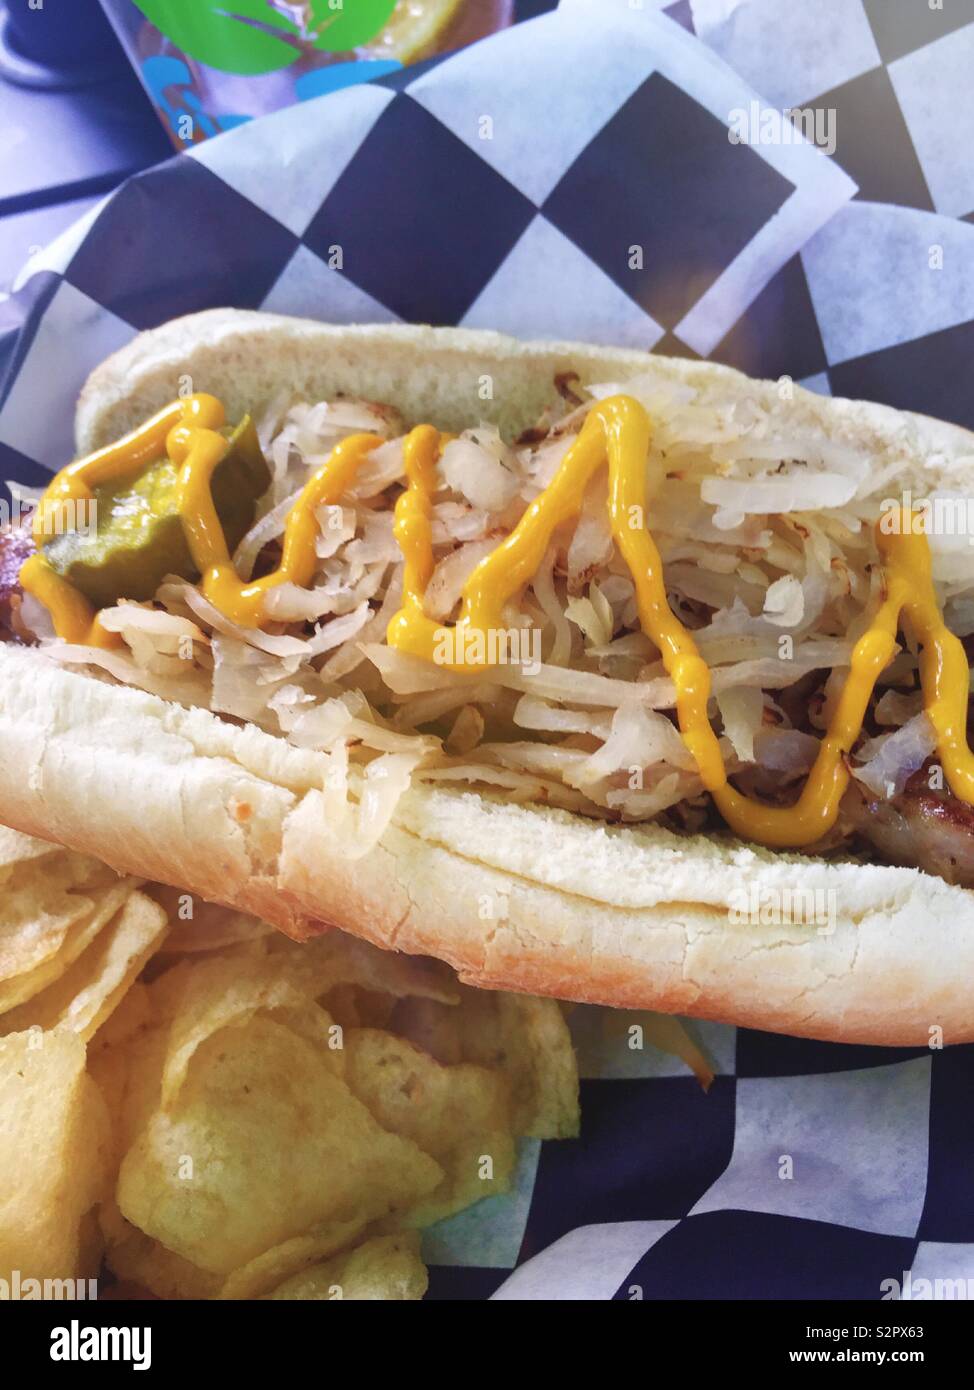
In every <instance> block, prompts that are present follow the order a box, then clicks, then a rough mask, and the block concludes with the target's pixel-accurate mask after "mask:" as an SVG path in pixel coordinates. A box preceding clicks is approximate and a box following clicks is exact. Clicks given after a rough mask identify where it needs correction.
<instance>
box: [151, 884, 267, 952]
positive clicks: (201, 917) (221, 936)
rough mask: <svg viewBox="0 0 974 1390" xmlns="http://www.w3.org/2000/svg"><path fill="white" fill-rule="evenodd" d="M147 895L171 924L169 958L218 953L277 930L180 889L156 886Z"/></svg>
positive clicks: (246, 915) (244, 913)
mask: <svg viewBox="0 0 974 1390" xmlns="http://www.w3.org/2000/svg"><path fill="white" fill-rule="evenodd" d="M148 892H149V894H150V896H151V897H153V898H155V900H156V902H157V903H159V904H160V905H161V907H162V908H163V910H164V911H165V912H166V914H167V916H168V917H169V920H170V922H171V923H172V931H171V932H170V934H169V936H168V938H167V939H166V946H165V949H166V954H167V955H174V954H190V953H196V952H199V951H219V950H223V949H224V947H226V946H236V945H238V944H239V943H240V942H241V941H259V940H260V939H261V938H262V937H265V936H270V935H271V933H272V932H273V931H274V928H273V927H272V926H271V925H270V923H269V922H262V921H261V920H260V919H259V918H258V917H251V916H249V915H248V914H247V913H246V912H237V911H235V910H234V909H233V908H231V907H223V906H222V905H221V904H220V903H208V902H204V901H203V899H202V898H197V897H195V896H194V895H193V894H192V893H186V892H183V891H182V890H181V889H179V888H170V887H169V886H168V885H166V884H161V883H154V884H153V885H152V887H151V888H150V889H149V890H148ZM187 913H189V914H190V915H187Z"/></svg>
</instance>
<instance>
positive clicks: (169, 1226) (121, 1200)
mask: <svg viewBox="0 0 974 1390" xmlns="http://www.w3.org/2000/svg"><path fill="white" fill-rule="evenodd" d="M442 1179H443V1170H442V1169H441V1168H440V1166H439V1164H438V1163H436V1162H435V1161H434V1160H433V1159H432V1158H430V1157H429V1156H428V1155H427V1154H425V1153H423V1152H422V1151H421V1150H420V1149H419V1148H418V1147H417V1146H416V1145H415V1144H412V1143H411V1142H409V1140H408V1139H404V1138H400V1137H399V1136H398V1135H395V1134H389V1133H385V1132H383V1130H382V1129H381V1128H380V1127H379V1125H378V1124H377V1123H376V1122H375V1120H374V1119H373V1118H372V1115H371V1114H370V1113H369V1111H368V1109H367V1108H366V1107H365V1106H364V1105H362V1104H361V1102H359V1101H358V1100H357V1099H356V1098H355V1097H354V1096H353V1095H352V1094H351V1092H350V1091H349V1090H348V1088H347V1087H346V1086H345V1084H344V1083H343V1082H342V1081H341V1079H340V1078H339V1077H337V1076H336V1075H335V1073H334V1071H333V1070H332V1068H331V1065H330V1063H329V1060H328V1057H327V1055H326V1053H325V1049H323V1048H322V1047H321V1046H320V1045H315V1044H314V1043H312V1042H310V1041H309V1040H308V1039H306V1038H303V1037H301V1036H299V1035H298V1034H297V1033H296V1032H294V1031H293V1030H292V1029H290V1028H287V1027H286V1026H285V1025H284V1024H282V1023H281V1022H279V1021H277V1020H275V1019H271V1018H268V1017H266V1016H264V1015H263V1014H261V1013H256V1014H254V1015H253V1016H252V1017H250V1018H248V1019H247V1021H246V1022H245V1023H242V1024H239V1025H236V1026H233V1027H227V1028H223V1029H221V1031H220V1032H218V1033H216V1034H214V1035H213V1036H212V1037H209V1038H208V1039H207V1040H206V1041H205V1042H203V1043H202V1044H201V1045H200V1046H199V1047H198V1048H197V1050H196V1053H195V1055H194V1057H193V1059H192V1064H191V1067H190V1070H189V1075H188V1079H187V1081H186V1084H185V1085H184V1086H183V1088H182V1090H181V1091H180V1093H179V1096H178V1099H177V1101H176V1103H175V1105H174V1106H173V1107H172V1109H171V1110H169V1111H156V1112H155V1113H153V1114H152V1115H151V1117H150V1118H149V1120H148V1122H147V1123H146V1125H145V1127H144V1129H143V1130H142V1131H141V1133H140V1134H139V1135H138V1136H137V1138H136V1139H135V1142H134V1144H133V1145H132V1147H131V1148H130V1149H129V1151H128V1153H127V1154H126V1156H125V1158H124V1160H123V1162H122V1166H121V1170H120V1173H119V1179H118V1186H117V1193H116V1195H117V1200H118V1205H119V1208H120V1210H121V1212H122V1214H123V1216H125V1217H126V1219H127V1220H129V1221H131V1222H132V1223H133V1224H134V1225H136V1226H138V1227H140V1228H141V1229H142V1230H143V1231H145V1232H146V1233H147V1234H148V1235H151V1236H153V1237H155V1238H156V1239H157V1240H158V1241H160V1242H161V1243H162V1244H163V1245H165V1246H166V1248H167V1249H169V1250H172V1251H175V1252H176V1253H177V1254H179V1255H181V1256H183V1258H184V1259H187V1260H189V1261H190V1262H191V1263H193V1264H195V1265H198V1266H199V1267H200V1268H201V1269H204V1270H209V1271H212V1272H213V1273H218V1274H229V1273H230V1272H231V1271H232V1270H234V1269H237V1268H239V1267H240V1266H241V1265H244V1264H246V1263H247V1262H248V1261H251V1260H253V1259H255V1258H256V1257H257V1256H258V1255H260V1254H262V1253H263V1252H264V1251H266V1250H269V1249H271V1248H272V1247H273V1246H275V1245H280V1244H283V1243H284V1242H285V1241H287V1240H289V1239H291V1238H293V1237H295V1236H299V1235H302V1234H306V1233H307V1232H308V1231H311V1230H314V1229H315V1228H316V1227H320V1226H322V1225H323V1224H325V1223H329V1222H337V1221H347V1220H351V1219H353V1218H355V1219H358V1220H360V1221H361V1222H362V1223H363V1225H364V1224H365V1223H367V1222H370V1221H372V1220H376V1219H379V1218H380V1217H384V1216H387V1215H389V1214H390V1213H392V1212H394V1211H400V1210H403V1209H405V1208H412V1207H415V1206H416V1205H417V1204H418V1203H419V1202H420V1201H421V1200H422V1199H423V1198H424V1197H425V1196H427V1195H428V1194H429V1193H430V1192H432V1191H433V1190H434V1189H435V1188H437V1187H439V1185H440V1183H441V1181H442Z"/></svg>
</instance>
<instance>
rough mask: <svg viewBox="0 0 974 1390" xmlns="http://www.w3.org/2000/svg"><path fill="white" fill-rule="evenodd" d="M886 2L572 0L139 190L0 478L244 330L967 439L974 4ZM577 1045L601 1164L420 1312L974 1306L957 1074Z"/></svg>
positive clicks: (944, 1059)
mask: <svg viewBox="0 0 974 1390" xmlns="http://www.w3.org/2000/svg"><path fill="white" fill-rule="evenodd" d="M891 8H892V7H891V6H890V5H889V4H888V0H816V4H815V6H809V5H807V4H805V3H804V0H736V2H735V0H730V3H729V0H679V3H677V4H669V5H666V4H660V3H656V2H655V0H643V3H642V4H640V3H637V0H562V4H561V6H560V7H559V9H558V10H557V11H553V12H551V13H546V14H543V15H542V16H541V17H539V18H537V19H535V20H532V21H530V22H528V23H525V24H522V25H520V26H518V27H517V28H515V29H512V30H509V31H506V32H502V33H500V34H497V35H496V36H494V37H492V38H491V39H489V40H486V41H485V42H483V43H481V44H478V45H475V46H474V47H472V48H469V49H465V50H462V51H460V52H458V53H455V54H453V55H447V56H446V57H443V58H439V59H434V60H431V61H430V62H428V63H426V64H421V65H419V66H418V67H414V68H410V69H406V70H405V71H404V72H402V73H399V74H396V75H395V76H394V77H387V78H383V79H380V80H378V81H376V82H375V83H368V84H363V85H361V86H357V87H353V88H349V89H346V90H344V91H340V92H337V93H334V94H332V95H330V96H327V97H323V98H321V99H320V100H319V101H317V102H313V103H308V104H305V105H302V106H300V107H297V108H293V109H291V110H287V111H282V112H279V113H277V114H275V115H272V116H269V117H266V118H264V119H262V120H260V121H257V122H254V123H253V124H250V125H246V126H242V127H240V128H239V129H237V130H235V131H232V132H230V133H228V134H226V135H223V136H221V137H220V138H219V139H216V140H212V141H209V142H207V143H206V144H204V145H202V146H200V147H198V148H197V149H195V150H193V151H192V152H191V153H190V154H186V155H182V156H180V157H178V158H176V159H173V160H171V161H169V162H167V163H165V164H163V165H161V166H159V167H158V168H155V169H152V170H150V171H148V172H146V173H144V174H142V175H139V176H137V177H135V178H133V179H131V180H130V181H129V182H128V183H126V184H125V185H124V186H123V187H122V188H121V189H120V190H119V191H118V192H117V193H115V194H113V195H112V196H111V197H109V198H108V199H107V200H106V201H105V202H104V203H102V204H101V205H100V206H99V207H98V208H96V209H95V210H94V211H93V212H91V213H89V214H88V216H87V217H86V218H84V219H83V220H82V222H80V223H79V224H77V225H76V226H75V227H73V228H72V229H71V230H70V231H69V232H67V233H66V234H65V235H64V236H62V237H61V238H59V240H58V241H57V242H55V243H54V244H52V246H50V247H48V248H47V249H46V250H45V251H44V252H42V253H41V254H40V255H38V256H36V257H34V259H33V260H32V261H31V262H30V263H29V264H28V266H27V267H26V268H25V270H24V272H23V273H22V275H21V277H20V280H19V282H18V288H17V290H16V292H15V294H14V296H13V297H12V298H11V299H10V300H9V301H7V302H6V303H5V304H3V305H0V382H2V385H0V477H4V478H16V479H18V480H19V481H22V482H26V483H31V484H38V483H40V482H43V480H44V479H45V478H46V477H47V476H48V475H49V472H50V470H52V469H54V468H57V467H60V466H61V465H62V464H63V463H64V461H65V460H66V459H67V458H68V457H70V454H71V444H72V441H71V418H72V412H73V405H74V399H75V396H76V394H77V391H78V389H79V387H80V386H81V384H82V382H83V380H84V378H85V376H86V375H87V373H88V371H89V370H90V369H91V368H92V367H93V366H94V365H95V364H96V363H97V362H99V361H100V360H101V359H102V358H103V357H104V356H106V355H107V354H108V353H109V352H111V351H113V350H114V349H116V348H118V347H121V346H122V345H123V344H125V343H126V342H128V341H129V340H130V339H131V338H132V337H133V335H134V334H135V333H136V332H137V331H138V330H140V329H144V328H148V327H151V326H153V325H155V324H158V323H160V322H162V321H164V320H166V319H169V318H172V317H174V316H175V315H177V314H183V313H188V312H190V311H193V310H197V309H203V308H207V307H210V306H214V305H224V304H233V305H237V306H240V307H250V308H266V309H272V310H277V311H280V312H286V313H296V314H302V315H307V316H311V317H316V318H322V319H326V320H331V321H333V322H362V321H373V322H379V321H396V320H407V321H426V322H433V323H446V324H463V325H471V326H478V327H481V326H483V327H492V328H499V329H503V330H507V331H509V332H512V333H516V334H519V335H521V336H525V337H542V336H544V337H570V338H578V339H588V340H590V341H594V342H605V343H617V344H618V343H622V344H626V345H629V346H631V347H642V348H646V349H651V348H652V349H655V350H656V351H658V352H660V351H662V352H671V353H679V354H683V355H690V356H693V355H700V356H709V357H713V358H714V359H716V360H720V361H725V362H729V363H731V364H732V365H735V366H739V367H741V368H743V369H744V370H747V371H749V372H752V373H754V374H758V375H763V376H778V375H780V374H784V373H787V374H789V375H790V376H792V377H793V378H794V379H795V380H800V381H804V382H805V383H806V384H808V385H810V386H812V387H813V389H816V390H819V391H823V392H826V393H828V392H830V391H832V390H833V389H834V390H835V392H836V393H837V394H838V393H841V394H846V395H861V396H864V397H868V398H872V399H876V400H882V401H887V402H889V403H890V404H893V405H897V406H901V407H906V408H912V409H918V410H923V411H927V412H929V413H932V414H936V415H941V416H943V417H945V418H947V419H952V420H956V421H959V422H961V423H965V424H968V425H974V393H972V392H971V391H970V389H969V367H968V363H969V362H970V360H971V349H972V347H974V225H972V224H974V159H972V158H971V151H972V149H974V103H972V102H971V100H970V98H969V92H968V84H969V73H970V72H971V71H972V70H974V0H951V4H950V5H948V6H947V7H945V10H944V11H940V12H938V11H934V10H930V9H929V7H928V6H927V5H926V4H925V3H920V0H917V3H916V4H915V5H912V6H906V5H904V6H902V7H901V6H900V5H899V4H898V5H897V7H896V8H897V10H900V9H901V8H911V10H912V14H911V16H910V17H909V20H908V22H905V21H904V22H900V23H899V24H893V23H891V22H890V15H889V11H890V9H891ZM812 15H814V19H813V18H812ZM758 93H761V94H762V96H758V95H757V94H758ZM753 102H757V103H758V107H757V108H756V109H757V110H759V111H760V112H761V113H762V114H764V113H769V114H768V115H767V120H768V121H770V122H771V123H772V125H774V122H775V120H776V119H777V120H779V125H778V127H777V128H778V129H781V126H780V115H779V117H777V118H776V117H775V116H774V115H773V114H770V113H773V112H775V111H777V112H779V113H780V111H781V109H782V108H783V107H794V106H809V105H811V106H815V107H820V108H823V109H826V110H830V111H832V112H834V122H835V126H834V129H835V134H836V140H835V151H834V155H833V157H832V158H829V157H828V156H827V155H826V154H825V153H824V152H823V151H822V150H820V149H816V148H814V147H813V146H812V145H810V144H807V143H802V142H800V143H794V142H791V141H789V142H787V143H785V142H779V143H773V144H757V143H752V144H745V143H734V142H733V141H732V140H730V139H729V138H728V124H729V123H730V122H731V120H732V113H733V112H735V111H740V110H753V109H755V108H752V106H751V103H753ZM485 117H489V118H490V119H489V121H486V122H485V120H484V118H485ZM485 129H488V130H489V131H490V137H489V138H484V135H483V132H484V130H485ZM335 245H340V246H341V247H342V249H343V266H342V268H341V269H340V270H339V269H332V268H330V267H329V265H328V264H327V261H328V258H329V248H331V247H332V246H335ZM633 246H639V247H641V248H642V256H641V263H640V264H639V265H638V267H634V266H633V265H632V259H633V258H632V257H631V255H630V251H631V248H632V247H633ZM935 246H936V247H939V248H940V251H941V261H942V269H940V270H938V271H937V272H936V273H933V272H932V271H931V268H930V266H931V248H933V247H935ZM572 1023H573V1030H574V1032H575V1036H576V1041H577V1044H578V1049H579V1056H580V1063H581V1069H582V1076H583V1080H582V1133H581V1138H580V1139H579V1140H577V1141H569V1142H547V1143H537V1142H532V1143H528V1144H525V1145H524V1146H523V1147H522V1150H521V1155H520V1163H519V1168H518V1173H517V1180H516V1183H515V1185H514V1189H513V1191H512V1192H511V1193H510V1194H509V1195H507V1196H505V1197H497V1198H491V1199H489V1200H488V1201H487V1202H484V1203H481V1204H479V1205H478V1206H477V1207H475V1208H471V1209H470V1210H469V1211H467V1212H464V1213H462V1214H461V1215H459V1216H457V1217H455V1218H453V1219H452V1220H450V1221H448V1222H444V1223H442V1224H441V1225H440V1226H438V1227H436V1228H434V1229H433V1230H431V1231H429V1232H428V1233H427V1234H426V1237H425V1253H426V1257H427V1259H428V1261H429V1263H430V1266H431V1291H430V1295H431V1296H432V1297H434V1298H447V1299H449V1298H485V1297H489V1296H493V1297H496V1298H515V1299H539V1298H541V1299H549V1298H561V1299H628V1298H634V1297H642V1298H676V1297H689V1298H716V1297H733V1298H752V1297H753V1298H806V1297H808V1298H851V1297H863V1298H878V1297H879V1296H880V1294H881V1291H882V1290H881V1286H882V1284H883V1281H884V1280H896V1281H901V1280H903V1278H904V1273H905V1272H906V1271H912V1277H913V1279H914V1281H916V1280H917V1279H920V1278H922V1277H938V1278H953V1279H958V1278H967V1277H974V1180H972V1178H971V1174H972V1172H974V1107H972V1105H971V1100H970V1098H971V1093H972V1087H974V1048H972V1047H959V1048H954V1049H948V1050H946V1051H941V1052H935V1051H934V1052H930V1051H927V1050H917V1051H909V1050H894V1049H882V1048H866V1047H851V1046H838V1045H830V1044H823V1043H815V1042H807V1041H799V1040H795V1039H788V1038H781V1037H775V1036H771V1035H765V1034H759V1033H754V1032H750V1031H748V1030H745V1029H734V1028H730V1027H723V1026H719V1025H709V1024H702V1025H697V1026H696V1032H697V1036H698V1037H699V1038H700V1039H701V1040H702V1041H703V1043H704V1044H705V1046H706V1048H707V1049H708V1051H709V1053H710V1055H711V1057H712V1058H713V1060H714V1062H715V1065H716V1070H717V1073H718V1074H717V1076H716V1079H715V1081H714V1084H713V1085H712V1087H711V1089H710V1091H709V1094H706V1095H705V1094H704V1093H703V1091H702V1090H701V1089H700V1087H699V1085H698V1084H697V1082H696V1081H695V1080H694V1079H693V1078H692V1077H690V1076H689V1075H687V1074H686V1073H685V1070H684V1068H683V1067H682V1065H681V1064H680V1063H678V1062H676V1061H674V1060H672V1059H670V1058H668V1057H665V1056H664V1055H663V1054H661V1053H658V1052H655V1051H654V1050H652V1049H650V1048H647V1049H646V1050H644V1051H630V1050H629V1049H628V1047H627V1046H625V1045H624V1043H622V1042H619V1041H618V1039H619V1038H620V1037H624V1034H625V1030H624V1029H620V1028H618V1027H616V1028H613V1029H611V1030H607V1029H606V1027H605V1023H606V1014H605V1012H604V1011H602V1010H598V1009H593V1008H587V1007H586V1008H578V1009H576V1010H575V1011H574V1014H573V1019H572ZM609 1032H611V1036H612V1037H613V1038H615V1039H617V1041H616V1042H611V1041H607V1038H608V1037H609ZM887 1287H889V1286H887Z"/></svg>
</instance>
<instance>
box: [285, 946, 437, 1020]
mask: <svg viewBox="0 0 974 1390" xmlns="http://www.w3.org/2000/svg"><path fill="white" fill-rule="evenodd" d="M267 947H268V952H269V953H270V954H271V955H272V956H275V957H279V958H280V959H281V960H282V961H284V962H286V968H287V969H288V971H289V972H290V975H291V978H292V979H293V980H294V982H295V984H296V985H297V986H298V987H299V988H300V989H304V990H306V991H307V992H308V993H309V994H311V995H313V996H314V997H315V998H319V999H321V998H324V997H325V996H326V995H327V994H328V993H329V991H331V990H333V989H336V988H337V987H338V986H340V985H357V986H359V987H360V988H362V989H364V990H369V991H373V992H375V993H377V994H386V995H390V996H391V997H393V998H396V999H398V998H402V997H403V996H404V995H414V996H416V997H418V998H422V999H436V1000H438V1001H439V1002H440V1003H442V1004H452V1003H455V1002H456V999H457V982H456V977H455V975H454V974H453V972H452V970H450V969H449V968H448V967H447V966H445V965H442V964H441V963H440V962H439V961H434V960H430V959H427V958H426V957H418V956H404V955H401V954H400V953H399V952H398V951H380V950H379V948H378V947H377V946H372V945H370V944H369V943H368V942H367V941H360V940H359V939H358V938H357V937H354V936H348V935H346V933H345V932H340V931H328V932H325V933H323V934H322V935H321V936H316V937H313V938H312V940H310V941H305V942H302V943H300V944H299V943H297V942H294V941H289V940H288V939H287V937H284V936H276V937H273V938H271V939H270V940H269V941H268V943H267Z"/></svg>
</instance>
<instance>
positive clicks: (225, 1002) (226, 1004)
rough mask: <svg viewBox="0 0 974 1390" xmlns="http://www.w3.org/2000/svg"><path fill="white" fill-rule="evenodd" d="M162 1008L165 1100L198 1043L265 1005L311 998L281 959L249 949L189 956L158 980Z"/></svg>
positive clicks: (157, 1001)
mask: <svg viewBox="0 0 974 1390" xmlns="http://www.w3.org/2000/svg"><path fill="white" fill-rule="evenodd" d="M150 994H151V998H152V1002H153V1007H154V1008H155V1010H156V1012H157V1014H158V1015H159V1016H161V1017H168V1018H169V1020H170V1031H169V1046H168V1053H167V1057H166V1063H165V1067H164V1069H163V1077H162V1104H163V1106H166V1107H168V1106H171V1105H173V1104H174V1103H175V1101H176V1099H177V1097H178V1095H179V1090H180V1087H181V1086H182V1084H183V1082H184V1081H185V1079H186V1074H187V1070H188V1068H189V1064H190V1062H191V1060H192V1057H193V1054H194V1053H195V1051H196V1049H197V1048H198V1047H199V1046H200V1045H201V1044H202V1043H204V1042H205V1041H206V1039H207V1038H209V1037H212V1035H213V1034H214V1033H217V1032H219V1031H220V1029H221V1028H226V1027H228V1026H229V1025H230V1024H242V1023H246V1021H247V1020H248V1019H249V1018H252V1017H253V1016H254V1014H256V1013H257V1011H258V1010H260V1009H279V1008H285V1007H288V1006H290V1007H292V1008H295V1009H301V1008H303V1007H305V1006H306V1005H307V1004H308V1000H307V997H306V995H305V994H303V993H302V992H301V991H299V990H298V989H297V988H296V987H295V985H294V984H292V983H291V981H290V979H289V978H288V977H287V974H286V972H284V971H283V970H282V969H281V967H280V964H279V963H277V962H275V961H270V960H268V959H267V958H266V957H262V956H251V955H249V954H247V953H246V952H245V951H239V950H238V951H235V952H229V953H227V954H221V955H215V956H212V957H210V958H208V959H206V960H193V961H184V962H182V963H180V964H179V965H177V966H175V967H174V968H173V969H172V970H169V971H167V972H166V974H165V975H162V976H160V978H159V979H158V980H157V981H155V982H154V984H153V985H152V986H151V987H150Z"/></svg>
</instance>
